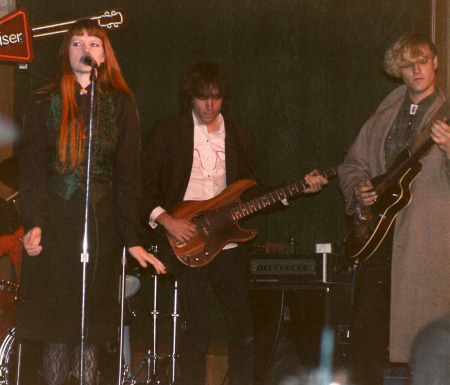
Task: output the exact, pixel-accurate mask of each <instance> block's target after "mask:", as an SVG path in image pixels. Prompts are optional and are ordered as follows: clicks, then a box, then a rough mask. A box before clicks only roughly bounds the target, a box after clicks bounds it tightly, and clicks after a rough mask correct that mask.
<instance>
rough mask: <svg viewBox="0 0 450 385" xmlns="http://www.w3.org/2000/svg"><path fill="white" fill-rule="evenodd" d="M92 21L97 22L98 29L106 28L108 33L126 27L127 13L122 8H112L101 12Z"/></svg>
mask: <svg viewBox="0 0 450 385" xmlns="http://www.w3.org/2000/svg"><path fill="white" fill-rule="evenodd" d="M92 19H93V20H97V21H98V25H99V26H100V27H103V28H106V29H108V30H110V31H114V30H118V29H124V28H126V26H127V21H128V19H127V13H126V12H125V9H123V8H114V9H111V10H107V11H102V12H100V13H98V14H97V15H96V16H94V17H92Z"/></svg>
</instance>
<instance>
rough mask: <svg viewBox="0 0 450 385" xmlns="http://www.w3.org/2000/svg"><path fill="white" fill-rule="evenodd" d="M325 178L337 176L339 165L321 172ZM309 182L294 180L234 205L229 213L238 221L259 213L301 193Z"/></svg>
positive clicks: (307, 186)
mask: <svg viewBox="0 0 450 385" xmlns="http://www.w3.org/2000/svg"><path fill="white" fill-rule="evenodd" d="M320 175H321V176H323V177H324V178H325V179H328V180H330V179H331V178H334V177H335V176H337V166H335V167H332V168H330V169H327V170H325V171H323V172H321V173H320ZM309 187H310V186H309V184H308V182H306V180H305V179H302V180H300V181H297V182H294V183H292V184H290V185H287V186H284V187H282V188H280V189H278V190H275V191H272V192H270V193H268V194H265V195H262V196H260V197H258V198H255V199H253V200H250V201H248V202H245V203H242V204H240V205H238V206H234V207H232V208H231V209H230V210H229V213H230V215H231V217H232V218H233V220H234V221H238V220H240V219H243V218H245V217H248V216H250V215H252V214H255V213H257V212H258V211H260V210H263V209H265V208H267V207H270V206H272V205H274V204H275V203H278V202H281V201H282V200H284V199H287V200H289V199H291V198H294V197H296V196H298V195H300V194H301V193H302V192H303V191H305V190H306V189H307V188H309Z"/></svg>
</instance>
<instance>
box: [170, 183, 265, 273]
mask: <svg viewBox="0 0 450 385" xmlns="http://www.w3.org/2000/svg"><path fill="white" fill-rule="evenodd" d="M254 184H255V183H254V182H253V181H251V180H249V179H244V180H240V181H237V182H235V183H233V184H231V185H230V186H228V187H227V188H226V189H225V190H224V191H222V193H220V194H219V195H217V196H216V197H214V198H212V199H209V200H206V201H182V202H178V203H176V204H174V205H172V206H171V207H170V208H169V210H168V212H169V214H171V215H172V216H174V217H175V218H182V219H186V220H189V221H192V222H193V223H194V224H195V225H196V230H195V233H194V235H193V237H192V238H191V239H189V240H188V241H186V242H183V243H181V242H178V241H177V240H175V239H174V238H173V237H171V236H170V235H167V239H168V240H169V243H170V246H171V247H172V249H173V251H174V253H175V255H176V257H177V258H178V259H179V260H180V262H182V263H184V264H185V265H187V266H190V267H202V266H205V265H207V264H208V263H209V262H211V261H212V260H213V259H214V258H215V257H216V255H217V254H219V252H220V251H221V250H222V248H223V247H224V246H225V245H226V244H227V243H229V242H246V241H248V240H250V239H252V238H254V237H255V236H256V234H257V231H256V230H246V229H243V228H242V227H241V226H240V225H239V223H238V221H237V218H236V217H234V216H233V210H232V207H233V206H238V205H239V204H240V198H239V197H240V195H241V194H242V193H243V192H244V191H245V190H247V189H248V188H250V187H252V186H253V185H254Z"/></svg>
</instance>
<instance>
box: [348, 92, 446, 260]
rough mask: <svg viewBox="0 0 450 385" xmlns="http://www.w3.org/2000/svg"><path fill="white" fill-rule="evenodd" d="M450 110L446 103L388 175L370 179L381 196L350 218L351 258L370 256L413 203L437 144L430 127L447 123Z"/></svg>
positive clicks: (397, 159) (349, 251)
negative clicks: (413, 192)
mask: <svg viewBox="0 0 450 385" xmlns="http://www.w3.org/2000/svg"><path fill="white" fill-rule="evenodd" d="M449 108H450V104H449V102H448V101H447V102H445V103H443V105H442V106H441V107H440V108H439V110H438V111H437V112H436V114H435V115H434V117H433V118H432V120H431V121H430V123H429V124H428V125H427V126H425V127H424V129H423V133H422V134H421V135H420V137H419V139H418V140H417V142H416V143H415V144H414V146H413V147H412V149H409V148H408V147H406V148H405V149H404V150H403V151H402V152H401V153H400V154H399V156H398V157H397V158H396V160H395V162H394V164H393V165H392V166H391V167H390V168H389V169H388V171H387V172H386V173H384V174H381V175H378V176H376V177H375V178H373V179H372V180H371V182H372V185H373V187H374V190H375V191H376V192H377V194H378V199H377V201H376V202H375V203H374V204H373V205H371V206H363V205H358V206H357V207H356V209H355V212H354V214H353V215H351V216H349V217H348V229H347V235H346V239H345V250H346V255H347V256H348V257H349V258H353V259H357V260H359V261H360V262H363V261H365V260H367V259H368V258H369V257H371V256H372V255H373V253H374V252H375V251H376V250H377V249H378V247H379V246H380V244H381V242H382V241H383V239H384V238H385V236H386V234H387V232H388V230H389V229H390V227H391V225H392V223H393V222H394V219H395V217H396V215H397V213H398V212H399V211H400V210H402V209H403V208H405V207H406V206H407V205H408V204H409V203H410V202H411V199H412V195H411V192H410V186H411V184H412V182H413V181H414V179H415V178H416V177H417V175H418V174H419V172H420V170H421V169H422V164H421V163H420V159H421V158H422V157H423V156H424V155H425V154H427V152H428V150H429V149H430V148H431V147H432V146H433V145H434V141H433V139H432V138H431V137H430V133H431V126H432V125H433V123H434V122H435V121H436V120H442V121H445V120H446V119H447V120H448V118H449Z"/></svg>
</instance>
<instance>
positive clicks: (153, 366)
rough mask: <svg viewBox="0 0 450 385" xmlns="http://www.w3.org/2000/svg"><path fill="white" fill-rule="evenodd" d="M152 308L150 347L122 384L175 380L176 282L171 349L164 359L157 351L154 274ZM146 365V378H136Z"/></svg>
mask: <svg viewBox="0 0 450 385" xmlns="http://www.w3.org/2000/svg"><path fill="white" fill-rule="evenodd" d="M153 284H154V286H153V289H154V290H153V310H152V311H151V312H150V314H151V315H152V323H153V327H152V332H153V341H152V348H151V349H149V350H148V351H147V354H146V356H145V357H144V359H143V360H142V362H141V364H140V365H139V367H138V368H137V370H136V372H135V373H134V374H133V375H132V376H131V377H130V378H129V379H126V380H125V381H124V384H129V385H133V384H142V383H144V384H158V385H162V384H167V385H172V384H173V383H174V382H175V377H176V360H177V351H176V349H177V342H176V340H177V320H178V317H179V313H178V284H177V281H175V284H174V295H173V312H172V314H171V316H172V324H173V327H172V351H171V354H168V355H167V356H166V357H164V359H161V356H160V355H159V354H158V353H157V330H158V326H157V322H158V317H159V312H158V308H157V297H158V276H157V275H155V276H154V278H153ZM145 366H147V379H146V380H136V378H137V376H138V374H139V373H140V372H141V370H142V369H143V368H144V367H145ZM169 366H170V369H169V377H168V378H167V376H166V370H167V369H168V367H169Z"/></svg>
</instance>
